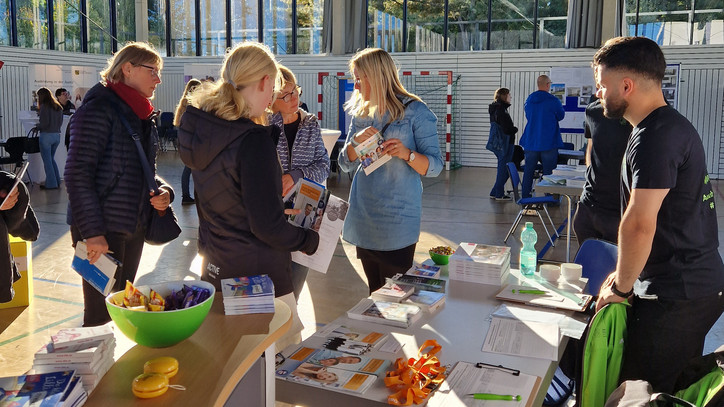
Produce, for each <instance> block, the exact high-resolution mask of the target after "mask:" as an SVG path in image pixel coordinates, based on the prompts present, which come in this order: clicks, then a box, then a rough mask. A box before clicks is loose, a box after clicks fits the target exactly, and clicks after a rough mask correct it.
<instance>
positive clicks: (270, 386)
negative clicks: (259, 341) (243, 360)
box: [264, 343, 276, 407]
mask: <svg viewBox="0 0 724 407" xmlns="http://www.w3.org/2000/svg"><path fill="white" fill-rule="evenodd" d="M275 350H276V346H275V345H274V344H273V343H272V344H271V346H269V347H268V348H266V350H265V351H264V381H265V382H266V383H264V388H265V389H266V398H265V400H266V403H265V405H266V407H274V405H275V404H276V388H275V387H274V386H275V385H276V379H275V377H274V368H275V361H276V359H275V357H276V353H275Z"/></svg>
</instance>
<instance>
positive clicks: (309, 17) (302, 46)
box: [297, 0, 332, 54]
mask: <svg viewBox="0 0 724 407" xmlns="http://www.w3.org/2000/svg"><path fill="white" fill-rule="evenodd" d="M329 1H332V0H329ZM323 14H324V0H297V54H319V53H321V52H322V15H323Z"/></svg>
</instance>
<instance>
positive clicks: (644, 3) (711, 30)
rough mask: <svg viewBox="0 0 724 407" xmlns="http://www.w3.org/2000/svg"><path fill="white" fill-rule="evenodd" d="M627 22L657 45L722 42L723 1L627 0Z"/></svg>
mask: <svg viewBox="0 0 724 407" xmlns="http://www.w3.org/2000/svg"><path fill="white" fill-rule="evenodd" d="M692 7H693V8H692ZM626 24H627V26H628V33H627V34H628V35H640V36H644V37H648V38H651V39H652V40H654V41H656V43H658V44H659V45H689V44H724V34H723V33H722V31H724V0H696V1H667V0H626Z"/></svg>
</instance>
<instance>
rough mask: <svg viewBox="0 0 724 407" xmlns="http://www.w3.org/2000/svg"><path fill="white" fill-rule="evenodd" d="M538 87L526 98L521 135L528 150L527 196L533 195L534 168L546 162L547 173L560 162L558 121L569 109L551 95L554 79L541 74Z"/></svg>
mask: <svg viewBox="0 0 724 407" xmlns="http://www.w3.org/2000/svg"><path fill="white" fill-rule="evenodd" d="M537 85H538V90H537V91H535V92H533V93H531V94H530V96H528V99H526V101H525V118H526V119H527V120H528V123H526V125H525V130H523V137H521V138H520V145H521V146H522V147H523V150H525V171H524V172H523V186H522V193H523V198H529V197H530V196H531V190H532V189H533V172H534V171H535V167H536V165H538V163H539V162H540V163H541V164H543V175H548V174H551V173H552V172H553V168H555V167H556V163H557V162H558V149H559V148H562V147H563V139H562V138H561V129H560V127H558V122H559V121H561V120H563V117H564V116H565V115H566V112H565V111H563V104H561V101H560V100H558V98H557V97H555V96H553V95H551V93H550V89H551V79H550V78H549V77H548V76H547V75H541V76H539V77H538V81H537Z"/></svg>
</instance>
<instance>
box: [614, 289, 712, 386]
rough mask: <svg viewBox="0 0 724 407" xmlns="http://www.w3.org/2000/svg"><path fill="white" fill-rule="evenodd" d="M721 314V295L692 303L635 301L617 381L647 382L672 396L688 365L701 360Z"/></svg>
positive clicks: (683, 301)
mask: <svg viewBox="0 0 724 407" xmlns="http://www.w3.org/2000/svg"><path fill="white" fill-rule="evenodd" d="M722 311H724V295H722V293H718V294H714V295H710V296H708V297H703V298H696V299H691V300H671V299H657V300H644V299H641V298H640V297H634V299H633V303H632V306H631V309H630V310H629V315H628V322H627V340H626V348H625V350H624V361H623V366H622V369H621V378H620V381H621V382H623V381H624V380H636V379H638V380H646V381H648V382H649V383H651V386H652V387H653V389H654V391H656V392H663V393H671V394H673V392H674V391H675V390H680V389H674V385H675V383H676V379H677V377H678V376H679V374H680V373H681V371H682V370H683V369H684V368H685V367H686V366H687V364H688V363H689V361H690V360H691V359H693V358H695V357H698V356H701V354H702V352H703V351H704V338H705V337H706V334H707V333H708V332H709V329H711V327H712V325H714V323H715V322H716V320H717V319H718V318H719V316H720V315H721V314H722Z"/></svg>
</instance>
